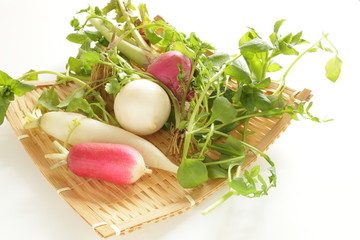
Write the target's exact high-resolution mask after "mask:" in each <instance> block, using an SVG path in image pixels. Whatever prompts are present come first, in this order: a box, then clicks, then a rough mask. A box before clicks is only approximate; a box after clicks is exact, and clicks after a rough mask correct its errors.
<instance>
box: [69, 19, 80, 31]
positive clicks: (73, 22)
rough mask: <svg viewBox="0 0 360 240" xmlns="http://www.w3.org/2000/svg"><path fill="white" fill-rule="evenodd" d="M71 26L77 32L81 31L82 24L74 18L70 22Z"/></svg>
mask: <svg viewBox="0 0 360 240" xmlns="http://www.w3.org/2000/svg"><path fill="white" fill-rule="evenodd" d="M70 26H72V27H73V28H74V30H75V31H77V30H79V29H80V22H79V20H78V19H77V18H75V17H74V18H73V19H72V20H71V21H70Z"/></svg>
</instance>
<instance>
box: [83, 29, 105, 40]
mask: <svg viewBox="0 0 360 240" xmlns="http://www.w3.org/2000/svg"><path fill="white" fill-rule="evenodd" d="M84 33H85V35H86V36H87V37H88V38H90V39H91V40H93V41H100V40H101V38H102V37H103V35H102V34H101V33H100V32H98V31H89V30H85V31H84ZM85 39H86V38H85Z"/></svg>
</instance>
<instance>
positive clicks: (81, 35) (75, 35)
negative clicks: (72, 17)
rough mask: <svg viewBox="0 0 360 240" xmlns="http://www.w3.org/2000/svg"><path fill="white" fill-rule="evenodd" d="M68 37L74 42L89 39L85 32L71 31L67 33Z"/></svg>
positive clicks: (81, 42)
mask: <svg viewBox="0 0 360 240" xmlns="http://www.w3.org/2000/svg"><path fill="white" fill-rule="evenodd" d="M66 39H67V40H68V41H70V42H73V43H77V44H83V43H84V42H85V40H86V39H87V36H86V34H85V33H70V34H69V35H67V37H66Z"/></svg>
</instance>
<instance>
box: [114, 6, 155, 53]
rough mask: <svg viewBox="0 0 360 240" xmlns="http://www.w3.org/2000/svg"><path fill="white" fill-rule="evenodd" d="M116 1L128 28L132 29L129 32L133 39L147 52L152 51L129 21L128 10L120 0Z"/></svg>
mask: <svg viewBox="0 0 360 240" xmlns="http://www.w3.org/2000/svg"><path fill="white" fill-rule="evenodd" d="M117 3H118V5H119V8H120V11H121V13H122V14H123V16H124V18H125V21H126V22H127V24H128V25H129V27H130V29H131V30H132V32H131V34H132V36H133V38H134V39H135V41H136V42H137V44H138V45H139V47H140V48H143V49H145V50H147V51H149V52H152V49H151V48H150V47H149V45H148V44H147V43H146V42H145V41H144V39H143V38H142V37H141V35H140V33H139V32H138V31H137V30H136V29H135V25H134V23H133V22H132V21H131V19H130V16H129V14H128V12H127V11H126V9H125V6H124V3H123V1H122V0H117Z"/></svg>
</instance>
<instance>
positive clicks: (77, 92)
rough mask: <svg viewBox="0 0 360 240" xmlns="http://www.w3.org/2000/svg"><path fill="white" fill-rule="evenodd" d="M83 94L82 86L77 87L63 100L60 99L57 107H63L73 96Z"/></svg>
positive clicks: (82, 95)
mask: <svg viewBox="0 0 360 240" xmlns="http://www.w3.org/2000/svg"><path fill="white" fill-rule="evenodd" d="M84 95H85V91H84V89H83V88H78V89H75V90H74V91H72V92H71V93H70V94H69V95H68V96H67V97H66V98H65V99H64V100H62V101H61V102H60V103H59V104H58V105H57V107H59V108H64V107H67V106H68V105H69V103H70V102H71V101H72V100H73V99H75V98H83V97H84Z"/></svg>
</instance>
